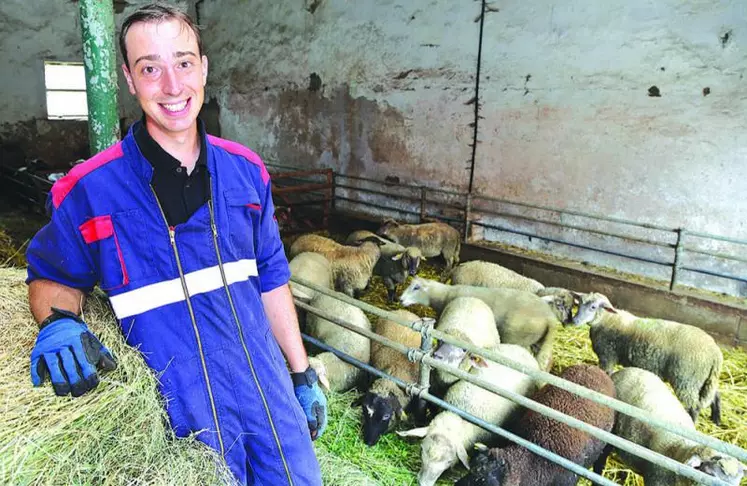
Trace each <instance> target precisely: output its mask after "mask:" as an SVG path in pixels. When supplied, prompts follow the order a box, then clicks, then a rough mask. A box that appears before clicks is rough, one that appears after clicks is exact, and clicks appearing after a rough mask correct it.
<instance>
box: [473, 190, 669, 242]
mask: <svg viewBox="0 0 747 486" xmlns="http://www.w3.org/2000/svg"><path fill="white" fill-rule="evenodd" d="M476 197H477V198H480V199H483V200H485V201H491V202H498V203H505V204H513V205H514V206H523V207H525V208H532V209H542V210H544V211H553V212H555V213H562V214H571V215H573V216H583V217H585V218H591V219H597V220H600V221H610V222H612V223H620V224H627V225H631V226H640V227H642V228H647V229H654V230H660V231H667V232H670V233H671V232H673V231H677V229H676V228H667V227H665V226H659V225H655V224H649V223H639V222H637V221H631V220H628V219H622V218H612V217H610V216H598V215H596V214H590V213H584V212H581V211H573V210H570V209H556V208H551V207H549V206H540V205H537V204H527V203H520V202H515V201H509V200H507V199H500V198H496V197H489V196H476Z"/></svg>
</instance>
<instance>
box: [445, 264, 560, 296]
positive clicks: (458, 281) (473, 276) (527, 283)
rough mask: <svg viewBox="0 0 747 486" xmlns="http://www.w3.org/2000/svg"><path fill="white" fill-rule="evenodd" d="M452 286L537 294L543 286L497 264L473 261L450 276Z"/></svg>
mask: <svg viewBox="0 0 747 486" xmlns="http://www.w3.org/2000/svg"><path fill="white" fill-rule="evenodd" d="M450 277H451V283H452V284H453V285H473V286H475V287H491V288H506V289H516V290H526V291H527V292H532V293H533V294H534V293H537V291H538V290H541V289H543V288H545V286H544V285H542V284H541V283H539V282H538V281H536V280H533V279H531V278H529V277H525V276H523V275H520V274H518V273H516V272H514V271H513V270H509V269H508V268H505V267H502V266H500V265H498V264H497V263H490V262H485V261H481V260H474V261H470V262H465V263H462V264H460V265H459V266H458V267H456V268H454V269H453V270H452V271H451V274H450Z"/></svg>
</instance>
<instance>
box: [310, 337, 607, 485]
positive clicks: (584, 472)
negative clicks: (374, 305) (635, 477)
mask: <svg viewBox="0 0 747 486" xmlns="http://www.w3.org/2000/svg"><path fill="white" fill-rule="evenodd" d="M359 329H360V328H359ZM301 338H302V339H303V340H304V341H306V342H309V343H311V344H313V345H314V346H317V347H318V348H320V349H323V350H325V351H329V352H331V353H333V354H334V355H335V356H337V357H338V358H340V359H341V360H343V361H345V362H347V363H350V364H352V365H354V366H357V367H359V368H361V369H362V370H364V371H367V372H368V373H371V374H372V375H375V376H378V377H379V378H385V379H387V380H391V381H392V382H394V384H395V385H397V386H399V387H400V388H402V389H405V390H407V388H408V387H409V386H410V384H409V383H407V382H404V381H402V380H400V379H399V378H396V377H394V376H392V375H390V374H388V373H385V372H383V371H381V370H379V369H377V368H374V367H373V366H371V365H369V364H368V363H364V362H362V361H360V360H357V359H355V358H353V357H352V356H350V355H348V354H347V353H343V352H342V351H339V350H337V349H335V348H333V347H332V346H328V345H327V344H326V343H324V342H322V341H319V340H318V339H316V338H313V337H311V336H309V335H307V334H303V333H302V334H301ZM419 397H420V398H422V399H424V400H427V401H429V402H432V403H435V404H436V405H438V406H439V407H441V408H443V409H444V410H448V411H450V412H452V413H455V414H457V415H459V416H460V417H461V418H463V419H464V420H467V421H468V422H471V423H473V424H475V425H477V426H478V427H482V428H483V429H485V430H487V431H489V432H492V433H494V434H497V435H500V436H501V437H504V438H506V439H508V440H510V441H511V442H514V443H516V444H519V445H520V446H523V447H525V448H527V449H529V450H530V451H532V452H533V453H535V454H537V455H538V456H542V457H544V458H545V459H547V460H549V461H552V462H554V463H556V464H559V465H560V466H562V467H564V468H566V469H569V470H571V471H573V472H574V473H576V474H578V475H580V476H583V477H585V478H587V479H589V480H591V481H593V482H594V483H596V484H601V485H603V486H618V485H617V484H616V483H614V482H613V481H610V480H609V479H607V478H604V477H602V476H600V475H598V474H596V473H594V472H592V471H589V470H588V469H586V468H584V467H582V466H580V465H578V464H576V463H575V462H573V461H569V460H568V459H566V458H564V457H562V456H559V455H557V454H555V453H554V452H551V451H548V450H547V449H544V448H542V447H540V446H538V445H537V444H534V443H532V442H529V441H528V440H526V439H524V438H522V437H519V436H518V435H516V434H513V433H511V432H509V431H507V430H506V429H504V428H502V427H498V426H496V425H493V424H490V423H488V422H486V421H484V420H482V419H481V418H479V417H475V416H474V415H472V414H470V413H467V412H465V411H464V410H462V409H459V408H456V407H455V406H453V405H452V404H450V403H449V402H446V401H443V400H441V399H440V398H438V397H436V396H434V395H431V394H430V393H428V392H421V393H420V394H419Z"/></svg>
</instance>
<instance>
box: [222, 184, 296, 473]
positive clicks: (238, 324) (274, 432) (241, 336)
mask: <svg viewBox="0 0 747 486" xmlns="http://www.w3.org/2000/svg"><path fill="white" fill-rule="evenodd" d="M208 209H209V211H210V228H211V229H212V231H213V245H214V246H215V254H216V256H217V257H218V268H219V269H220V276H221V278H222V279H223V288H224V289H226V295H227V296H228V304H229V305H230V307H231V312H232V313H233V318H234V320H235V321H236V327H237V328H238V330H239V340H240V341H241V346H242V347H243V348H244V354H245V355H246V360H247V362H249V369H250V370H251V371H252V377H253V378H254V383H255V384H256V385H257V390H259V396H260V398H261V399H262V404H263V405H264V407H265V412H267V418H268V419H269V420H270V428H271V429H272V435H273V436H274V437H275V443H276V444H277V446H278V450H279V451H280V459H282V460H283V467H284V468H285V475H286V476H287V477H288V484H290V485H291V486H293V479H292V478H291V475H290V470H289V469H288V463H287V461H286V460H285V454H284V453H283V448H282V446H281V445H280V437H279V436H278V432H277V430H276V429H275V424H274V423H273V421H272V414H271V413H270V407H268V406H267V399H266V398H265V394H264V392H263V391H262V387H261V386H260V384H259V379H258V378H257V373H256V371H255V370H254V363H253V362H252V358H251V356H250V355H249V350H248V349H247V348H246V343H245V341H244V332H243V331H242V329H241V321H239V315H238V314H237V313H236V307H234V305H233V298H232V297H231V291H230V290H229V288H228V280H226V272H225V271H224V269H223V259H222V258H221V256H220V249H219V248H218V228H217V227H216V226H215V217H214V216H213V200H212V196H211V198H210V199H208Z"/></svg>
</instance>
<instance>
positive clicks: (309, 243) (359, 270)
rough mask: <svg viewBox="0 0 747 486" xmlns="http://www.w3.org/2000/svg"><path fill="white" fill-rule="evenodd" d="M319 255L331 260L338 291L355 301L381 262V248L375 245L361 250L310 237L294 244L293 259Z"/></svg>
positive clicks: (364, 246)
mask: <svg viewBox="0 0 747 486" xmlns="http://www.w3.org/2000/svg"><path fill="white" fill-rule="evenodd" d="M308 251H310V252H315V253H320V254H322V255H324V256H325V257H326V258H327V260H329V263H330V266H331V269H332V278H333V280H334V285H335V289H337V290H338V291H340V292H343V293H345V294H346V295H348V296H350V297H354V296H355V294H356V292H357V293H360V292H362V291H363V290H364V289H366V288H367V287H368V284H369V282H370V280H371V275H372V274H373V269H374V266H375V265H376V262H377V261H378V260H379V256H380V255H381V250H380V249H379V244H378V243H375V242H371V241H366V242H364V243H361V245H360V246H346V245H341V244H339V243H337V242H336V241H334V240H331V239H329V238H325V237H323V236H319V235H314V234H307V235H302V236H300V237H299V238H298V239H297V240H296V241H294V242H293V244H292V245H291V248H290V251H289V257H290V258H294V257H295V256H296V255H298V254H299V253H303V252H308Z"/></svg>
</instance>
